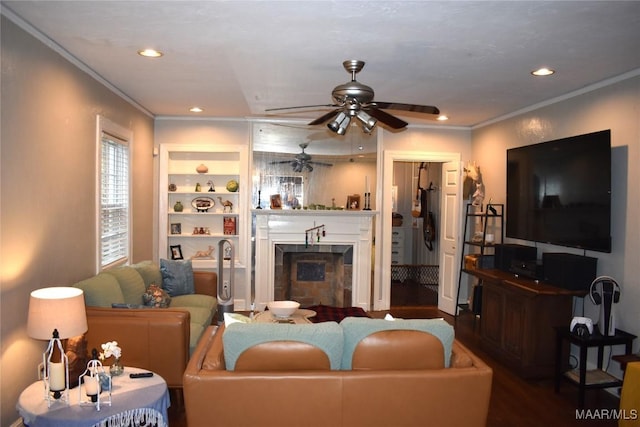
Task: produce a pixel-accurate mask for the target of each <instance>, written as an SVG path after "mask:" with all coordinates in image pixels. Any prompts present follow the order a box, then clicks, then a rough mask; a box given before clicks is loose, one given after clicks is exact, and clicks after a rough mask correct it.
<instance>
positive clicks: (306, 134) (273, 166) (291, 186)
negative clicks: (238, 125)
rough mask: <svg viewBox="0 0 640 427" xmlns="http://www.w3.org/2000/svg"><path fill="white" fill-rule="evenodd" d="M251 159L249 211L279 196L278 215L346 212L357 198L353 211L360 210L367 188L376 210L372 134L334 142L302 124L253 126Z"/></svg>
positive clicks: (335, 137) (353, 134)
mask: <svg viewBox="0 0 640 427" xmlns="http://www.w3.org/2000/svg"><path fill="white" fill-rule="evenodd" d="M252 156H253V193H252V200H253V201H252V203H253V204H254V207H257V206H258V205H260V207H261V208H270V200H271V196H273V195H278V194H279V195H280V200H281V208H282V209H295V208H301V209H302V208H304V207H314V206H315V207H318V206H322V207H326V208H336V209H340V208H342V209H350V208H354V206H353V203H352V204H351V205H349V204H348V202H349V201H351V202H352V201H353V200H357V199H354V198H350V197H351V196H360V203H358V205H357V206H355V209H362V207H363V204H364V193H365V190H366V189H367V188H368V189H369V192H370V193H371V208H372V209H375V185H376V164H377V136H376V130H374V131H373V132H372V134H365V133H364V132H362V131H360V129H351V131H350V132H347V133H346V135H342V136H339V135H336V134H335V133H333V132H331V131H330V130H329V129H327V128H326V127H324V126H314V127H310V126H307V125H306V122H303V121H299V122H298V121H275V120H274V121H266V120H265V121H255V122H252ZM258 191H260V193H261V197H260V202H258Z"/></svg>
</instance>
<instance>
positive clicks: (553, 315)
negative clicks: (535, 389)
mask: <svg viewBox="0 0 640 427" xmlns="http://www.w3.org/2000/svg"><path fill="white" fill-rule="evenodd" d="M470 274H473V275H475V276H476V277H478V278H479V279H480V280H481V281H482V286H483V291H482V315H481V327H480V331H481V332H480V334H481V339H482V347H483V349H484V350H485V351H486V352H487V353H490V354H491V355H492V356H494V357H495V358H496V359H498V360H500V361H501V362H502V363H504V364H505V365H507V366H509V367H510V368H512V369H514V370H515V371H516V372H518V374H520V375H521V376H523V377H525V378H546V377H549V378H550V377H552V376H553V375H554V372H555V371H554V369H555V353H554V349H555V330H554V327H556V326H563V327H564V326H566V327H567V328H569V324H570V323H571V316H572V311H571V310H572V302H573V297H574V296H583V293H582V294H581V293H579V292H575V291H568V290H565V289H561V288H557V287H555V286H551V285H548V284H541V283H537V282H536V281H534V280H529V279H520V278H516V277H514V275H513V274H511V273H506V272H503V271H499V270H493V269H492V270H481V269H479V270H475V271H472V272H470Z"/></svg>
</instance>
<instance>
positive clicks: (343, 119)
mask: <svg viewBox="0 0 640 427" xmlns="http://www.w3.org/2000/svg"><path fill="white" fill-rule="evenodd" d="M349 123H351V117H349V115H348V114H346V113H345V112H344V111H341V112H339V113H338V115H337V116H336V118H335V119H333V121H331V122H330V123H329V124H328V125H327V127H328V128H329V129H331V131H333V132H335V133H337V134H338V135H344V134H345V133H346V132H347V127H349Z"/></svg>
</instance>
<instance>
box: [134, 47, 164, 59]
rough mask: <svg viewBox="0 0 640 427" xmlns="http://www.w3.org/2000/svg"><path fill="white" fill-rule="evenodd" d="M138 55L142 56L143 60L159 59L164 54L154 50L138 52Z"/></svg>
mask: <svg viewBox="0 0 640 427" xmlns="http://www.w3.org/2000/svg"><path fill="white" fill-rule="evenodd" d="M138 55H140V56H144V57H145V58H160V57H161V56H162V55H164V54H163V53H162V52H160V51H159V50H155V49H142V50H139V51H138Z"/></svg>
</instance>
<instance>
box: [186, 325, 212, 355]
mask: <svg viewBox="0 0 640 427" xmlns="http://www.w3.org/2000/svg"><path fill="white" fill-rule="evenodd" d="M207 326H209V325H203V324H202V323H197V322H191V323H190V324H189V355H192V354H193V352H194V351H195V349H196V347H197V346H198V342H199V341H200V337H201V336H202V334H203V333H204V330H205V329H206V328H207Z"/></svg>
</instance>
